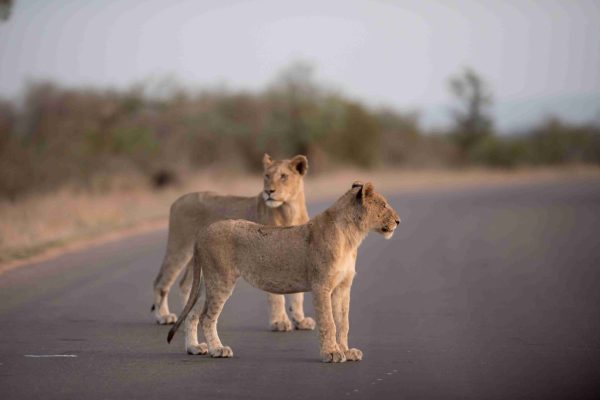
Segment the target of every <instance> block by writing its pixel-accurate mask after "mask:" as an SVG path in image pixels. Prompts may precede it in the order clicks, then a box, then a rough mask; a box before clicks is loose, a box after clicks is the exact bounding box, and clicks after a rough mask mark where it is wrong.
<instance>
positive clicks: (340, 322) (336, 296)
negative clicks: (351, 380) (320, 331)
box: [331, 277, 363, 361]
mask: <svg viewBox="0 0 600 400" xmlns="http://www.w3.org/2000/svg"><path fill="white" fill-rule="evenodd" d="M351 286H352V277H349V278H348V279H346V280H344V281H343V282H342V283H341V284H340V285H339V286H338V287H337V288H336V289H335V290H334V291H333V294H332V296H331V300H332V307H333V316H334V319H335V324H336V327H337V344H338V346H339V348H340V350H342V351H343V352H344V355H345V356H346V360H348V361H360V360H362V356H363V353H362V351H360V350H359V349H355V348H352V349H351V348H349V347H348V332H349V331H350V320H349V314H350V288H351Z"/></svg>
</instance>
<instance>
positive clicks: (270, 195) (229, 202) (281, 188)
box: [152, 154, 315, 331]
mask: <svg viewBox="0 0 600 400" xmlns="http://www.w3.org/2000/svg"><path fill="white" fill-rule="evenodd" d="M262 163H263V170H264V185H263V191H262V192H261V193H260V194H259V195H258V196H254V197H239V196H220V195H217V194H215V193H212V192H197V193H189V194H186V195H183V196H181V197H180V198H179V199H177V200H176V201H175V202H174V203H173V205H172V206H171V212H170V215H169V238H168V242H167V251H166V254H165V258H164V261H163V263H162V265H161V267H160V271H159V273H158V276H157V277H156V279H155V280H154V304H153V305H152V310H153V311H154V316H155V317H156V321H157V322H158V323H159V324H172V323H175V321H176V320H177V316H176V315H175V314H172V313H171V312H170V311H169V305H168V295H169V290H170V289H171V286H172V285H173V283H174V282H175V279H177V275H178V274H179V273H180V272H181V270H182V269H183V268H184V267H186V268H187V271H186V273H185V274H184V276H183V278H182V279H181V282H180V287H181V290H182V294H183V298H184V304H185V302H187V299H188V297H189V293H190V289H191V285H192V275H193V274H192V268H193V266H192V264H191V258H192V253H193V247H194V240H195V238H196V232H197V231H198V229H200V228H203V227H206V226H208V225H209V224H211V223H213V222H215V221H218V220H222V219H245V220H248V221H254V222H258V223H260V224H263V225H269V226H291V225H301V224H304V223H306V222H308V211H307V210H306V201H305V199H304V181H303V178H304V175H305V174H306V172H307V170H308V160H307V159H306V157H305V156H302V155H298V156H295V157H293V158H292V159H290V160H272V159H271V157H270V156H269V155H268V154H265V155H264V157H263V160H262ZM281 267H284V266H283V265H282V266H281ZM289 293H292V292H289ZM268 298H269V306H270V317H269V322H270V327H271V329H272V330H274V331H290V330H291V329H292V323H291V322H290V319H289V318H288V316H287V313H286V310H285V297H284V296H283V295H275V294H269V295H268ZM303 302H304V293H294V294H292V295H291V305H290V311H291V315H292V320H293V323H294V327H295V328H296V329H306V330H311V329H314V327H315V321H314V320H313V319H312V318H310V317H305V316H304V307H303Z"/></svg>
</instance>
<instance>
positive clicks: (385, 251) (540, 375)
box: [0, 180, 600, 400]
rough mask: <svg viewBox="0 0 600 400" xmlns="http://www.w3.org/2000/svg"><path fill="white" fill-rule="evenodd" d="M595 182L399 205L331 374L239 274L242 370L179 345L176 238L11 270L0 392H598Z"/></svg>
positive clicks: (527, 395) (368, 260)
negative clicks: (163, 315)
mask: <svg viewBox="0 0 600 400" xmlns="http://www.w3.org/2000/svg"><path fill="white" fill-rule="evenodd" d="M599 183H600V182H598V181H590V180H588V181H573V182H569V183H561V184H557V183H552V184H550V183H546V184H536V185H529V186H523V185H516V186H515V185H514V186H499V187H493V188H478V189H461V190H439V191H429V192H422V193H418V194H416V193H413V194H395V195H390V196H388V197H389V199H390V202H391V203H392V204H393V205H394V207H395V208H396V209H397V210H398V211H399V213H400V215H401V217H402V223H401V225H400V226H399V228H398V230H397V231H396V235H395V236H394V238H393V239H392V240H389V241H386V240H384V239H383V238H382V237H381V236H378V235H376V234H371V235H370V236H369V237H368V239H367V240H366V241H365V242H364V244H363V246H362V247H361V249H360V252H359V259H358V266H357V270H358V273H357V276H356V279H355V283H354V286H353V289H352V303H351V314H350V344H351V345H352V346H354V347H358V348H360V349H362V350H363V351H364V354H365V356H364V360H363V361H362V362H360V363H345V364H335V365H332V364H323V363H321V362H320V361H319V354H318V341H317V334H316V332H292V333H272V332H269V331H268V329H267V310H266V308H267V300H266V297H265V295H264V294H263V293H261V292H259V291H258V290H256V289H253V288H251V287H250V286H248V285H247V284H245V283H242V282H241V281H240V283H239V284H238V286H237V288H236V291H235V293H234V295H233V296H232V298H231V300H230V301H229V303H228V304H227V305H226V306H225V309H224V311H223V314H222V316H221V319H220V324H219V328H220V334H221V339H222V340H223V342H224V343H225V344H227V345H230V346H231V347H232V348H233V350H234V353H235V357H234V358H233V359H225V360H223V359H211V358H208V357H202V356H189V355H186V354H185V353H184V351H183V335H181V332H179V333H178V335H177V336H176V337H175V339H174V342H173V343H172V344H171V345H168V344H167V342H166V335H167V331H168V329H169V328H168V327H165V326H158V325H156V324H154V323H153V319H152V315H151V313H150V304H151V298H152V296H151V286H152V280H153V278H154V276H155V274H156V272H157V270H158V267H159V264H160V261H161V259H162V256H163V252H164V248H165V239H166V232H164V231H160V232H155V233H150V234H144V235H140V236H135V237H131V238H128V239H124V240H120V241H118V242H110V243H106V244H103V245H98V246H95V247H92V248H89V249H86V250H82V251H77V252H74V253H69V254H64V255H62V256H60V257H58V258H55V259H52V260H49V261H45V262H42V263H39V264H36V265H30V266H27V267H23V268H20V269H18V270H15V271H12V272H9V273H6V274H4V275H2V276H0V397H1V398H2V399H31V398H43V399H83V398H85V399H116V398H128V399H129V398H132V399H133V398H144V399H154V398H162V399H186V398H190V399H191V398H194V399H329V400H333V399H341V398H343V399H368V398H373V399H550V398H562V399H585V398H589V399H598V398H600V224H599V223H600V184H599ZM309 195H310V193H309ZM325 206H326V204H324V203H323V204H314V205H312V206H311V213H312V214H313V215H314V213H315V212H318V211H321V210H322V209H324V207H325ZM171 303H172V305H174V306H175V308H176V309H177V310H179V304H178V296H177V295H176V291H175V292H174V293H173V295H172V297H171ZM306 303H307V310H308V314H309V315H314V314H313V311H312V298H311V296H310V295H307V300H306ZM36 355H37V356H39V355H71V357H50V358H40V357H29V356H36Z"/></svg>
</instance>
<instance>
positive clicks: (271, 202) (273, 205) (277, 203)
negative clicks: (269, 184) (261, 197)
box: [265, 199, 283, 208]
mask: <svg viewBox="0 0 600 400" xmlns="http://www.w3.org/2000/svg"><path fill="white" fill-rule="evenodd" d="M265 204H266V205H267V206H268V207H271V208H277V207H279V206H281V205H282V204H283V201H281V200H273V199H268V200H265Z"/></svg>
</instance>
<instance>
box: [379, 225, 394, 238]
mask: <svg viewBox="0 0 600 400" xmlns="http://www.w3.org/2000/svg"><path fill="white" fill-rule="evenodd" d="M395 230H396V228H390V227H388V226H384V227H382V228H381V233H382V234H383V237H384V238H386V239H390V238H391V237H392V236H393V235H394V231H395Z"/></svg>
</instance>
